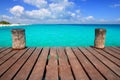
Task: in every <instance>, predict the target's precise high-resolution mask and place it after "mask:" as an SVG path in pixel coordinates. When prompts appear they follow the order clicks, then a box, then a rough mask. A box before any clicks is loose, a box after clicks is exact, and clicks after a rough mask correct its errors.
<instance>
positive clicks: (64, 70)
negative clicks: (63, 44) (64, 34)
mask: <svg viewBox="0 0 120 80" xmlns="http://www.w3.org/2000/svg"><path fill="white" fill-rule="evenodd" d="M57 53H58V59H59V76H60V79H61V80H74V77H73V75H72V71H71V68H70V65H69V63H68V60H67V56H66V55H65V52H64V49H63V48H58V49H57Z"/></svg>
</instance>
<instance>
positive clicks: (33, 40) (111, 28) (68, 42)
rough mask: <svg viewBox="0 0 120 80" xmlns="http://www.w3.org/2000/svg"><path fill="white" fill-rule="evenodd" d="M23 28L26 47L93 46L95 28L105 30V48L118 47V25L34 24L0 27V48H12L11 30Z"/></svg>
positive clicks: (119, 44)
mask: <svg viewBox="0 0 120 80" xmlns="http://www.w3.org/2000/svg"><path fill="white" fill-rule="evenodd" d="M16 28H24V29H25V31H26V46H28V47H65V46H70V47H76V46H82V47H87V46H93V45H94V37H95V28H105V29H106V30H107V34H106V41H105V46H120V25H118V24H34V25H26V26H13V27H0V47H11V46H12V35H11V30H12V29H16Z"/></svg>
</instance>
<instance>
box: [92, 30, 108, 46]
mask: <svg viewBox="0 0 120 80" xmlns="http://www.w3.org/2000/svg"><path fill="white" fill-rule="evenodd" d="M105 37H106V29H100V28H97V29H95V41H94V47H95V48H104V47H105V46H104V44H105Z"/></svg>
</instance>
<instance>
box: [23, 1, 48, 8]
mask: <svg viewBox="0 0 120 80" xmlns="http://www.w3.org/2000/svg"><path fill="white" fill-rule="evenodd" d="M24 2H25V3H27V4H30V5H33V6H36V7H38V8H44V7H46V6H47V1H46V0H24Z"/></svg>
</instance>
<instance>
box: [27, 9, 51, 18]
mask: <svg viewBox="0 0 120 80" xmlns="http://www.w3.org/2000/svg"><path fill="white" fill-rule="evenodd" d="M26 16H28V17H30V18H35V19H46V18H49V17H50V16H51V12H50V11H49V10H47V9H40V10H32V11H26Z"/></svg>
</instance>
